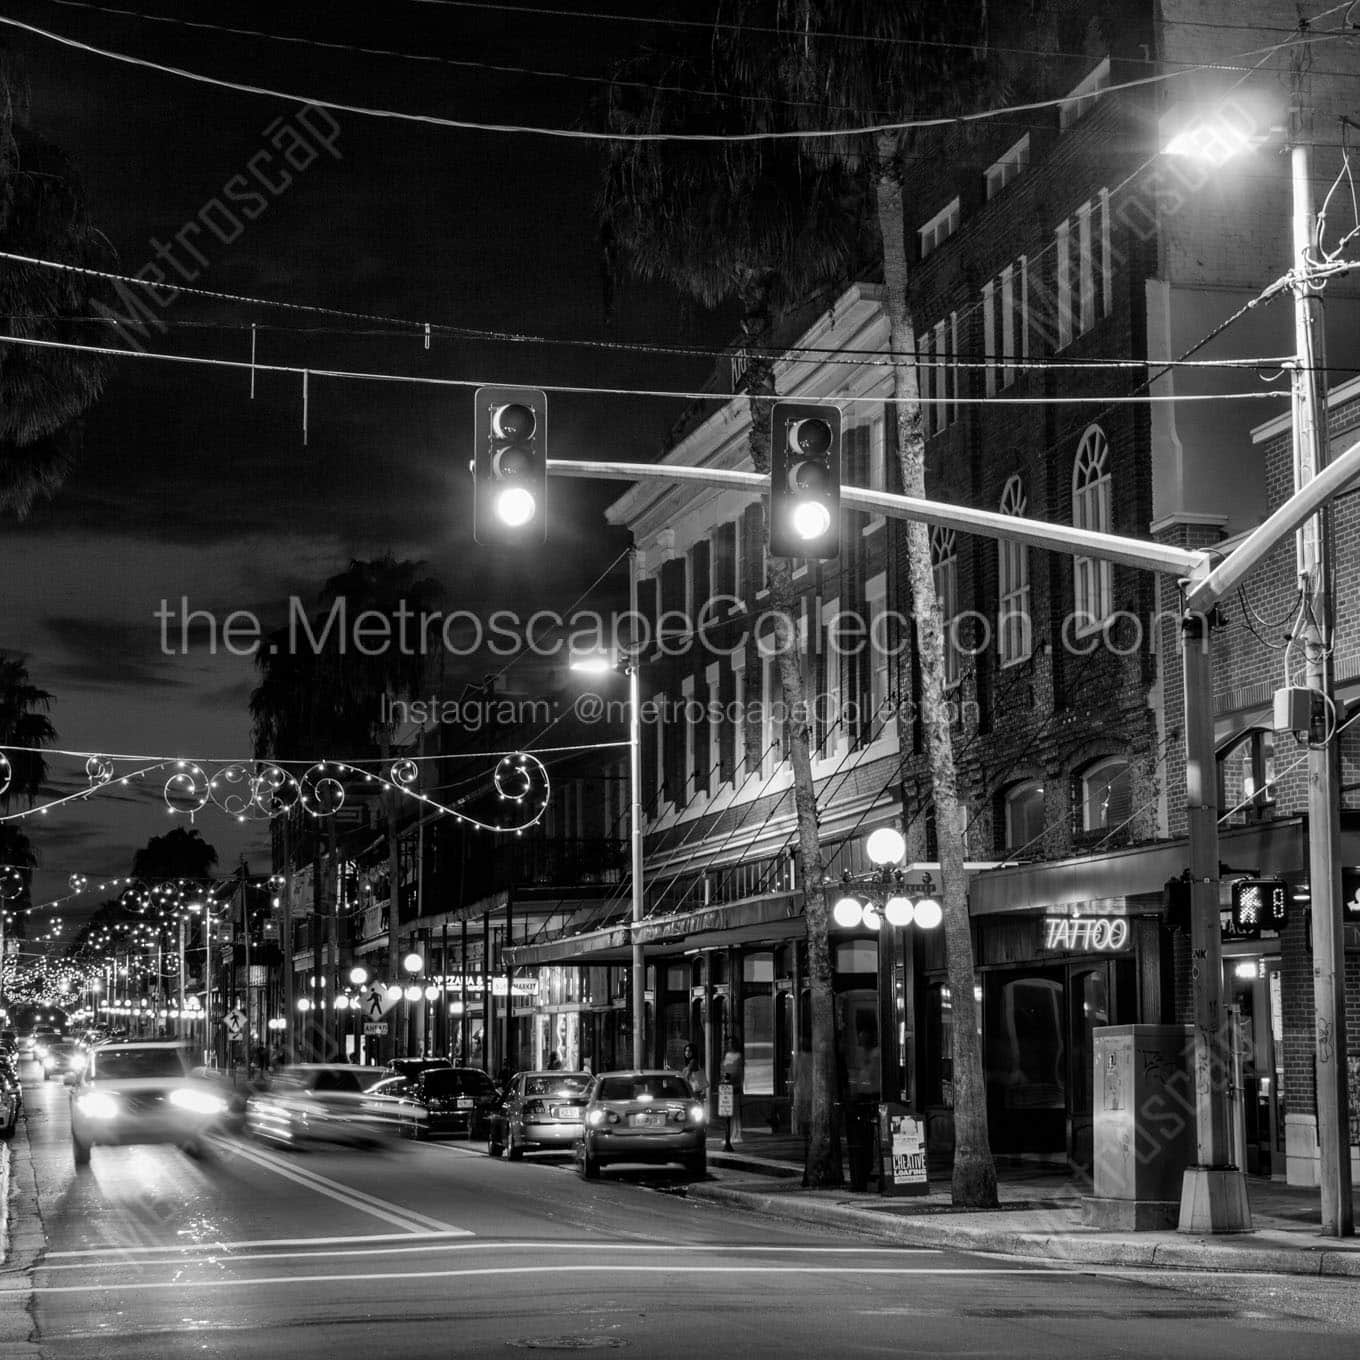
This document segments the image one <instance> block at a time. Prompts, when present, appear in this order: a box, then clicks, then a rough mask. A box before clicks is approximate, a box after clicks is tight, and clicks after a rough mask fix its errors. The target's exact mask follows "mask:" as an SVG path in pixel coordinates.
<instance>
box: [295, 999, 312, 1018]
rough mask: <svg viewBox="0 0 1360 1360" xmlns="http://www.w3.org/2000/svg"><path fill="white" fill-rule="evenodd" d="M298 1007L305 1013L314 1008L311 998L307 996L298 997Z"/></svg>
mask: <svg viewBox="0 0 1360 1360" xmlns="http://www.w3.org/2000/svg"><path fill="white" fill-rule="evenodd" d="M297 1008H298V1010H300V1011H302V1012H303V1014H306V1013H307V1012H308V1011H309V1010H311V1009H312V1003H311V1000H310V998H308V997H305V996H300V997H298V1003H297Z"/></svg>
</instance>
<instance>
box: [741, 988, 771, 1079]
mask: <svg viewBox="0 0 1360 1360" xmlns="http://www.w3.org/2000/svg"><path fill="white" fill-rule="evenodd" d="M741 1016H742V1025H741V1028H742V1040H743V1044H742V1047H743V1049H744V1051H745V1055H746V1076H745V1089H746V1091H747V1093H748V1094H750V1095H755V1096H772V1095H773V1094H774V998H773V997H772V996H771V995H770V993H769V992H768V991H767V992H765V993H764V994H763V995H748V996H745V997H743V998H742V1003H741Z"/></svg>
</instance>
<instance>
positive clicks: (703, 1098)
mask: <svg viewBox="0 0 1360 1360" xmlns="http://www.w3.org/2000/svg"><path fill="white" fill-rule="evenodd" d="M680 1075H681V1076H682V1077H684V1079H685V1080H686V1081H687V1082H689V1089H690V1090H691V1091H693V1092H694V1098H695V1100H697V1101H699V1102H700V1103H701V1104H703V1106H704V1108H705V1109H707V1108H708V1074H707V1073H706V1072H705V1071H704V1065H703V1063H701V1062H700V1061H699V1054H698V1051H697V1050H696V1049H695V1047H694V1045H693V1044H686V1045H685V1056H684V1063H683V1065H682V1066H681V1068H680Z"/></svg>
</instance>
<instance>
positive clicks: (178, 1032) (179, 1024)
mask: <svg viewBox="0 0 1360 1360" xmlns="http://www.w3.org/2000/svg"><path fill="white" fill-rule="evenodd" d="M184 926H185V922H184V909H183V908H182V907H181V908H180V913H179V1014H178V1015H177V1016H176V1017H175V1038H176V1039H180V1040H183V1038H184Z"/></svg>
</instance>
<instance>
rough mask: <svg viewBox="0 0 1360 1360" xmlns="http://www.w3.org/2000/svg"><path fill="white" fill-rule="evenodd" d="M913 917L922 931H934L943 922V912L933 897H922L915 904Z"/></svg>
mask: <svg viewBox="0 0 1360 1360" xmlns="http://www.w3.org/2000/svg"><path fill="white" fill-rule="evenodd" d="M915 917H916V924H917V925H918V926H920V927H921V929H922V930H934V929H935V927H936V926H937V925H939V924H940V922H941V921H943V920H944V911H943V910H942V909H941V907H940V904H939V903H938V902H937V901H936V900H935V899H934V898H933V897H923V898H922V899H921V900H920V901H919V902H918V903H917V904H916V910H915Z"/></svg>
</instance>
